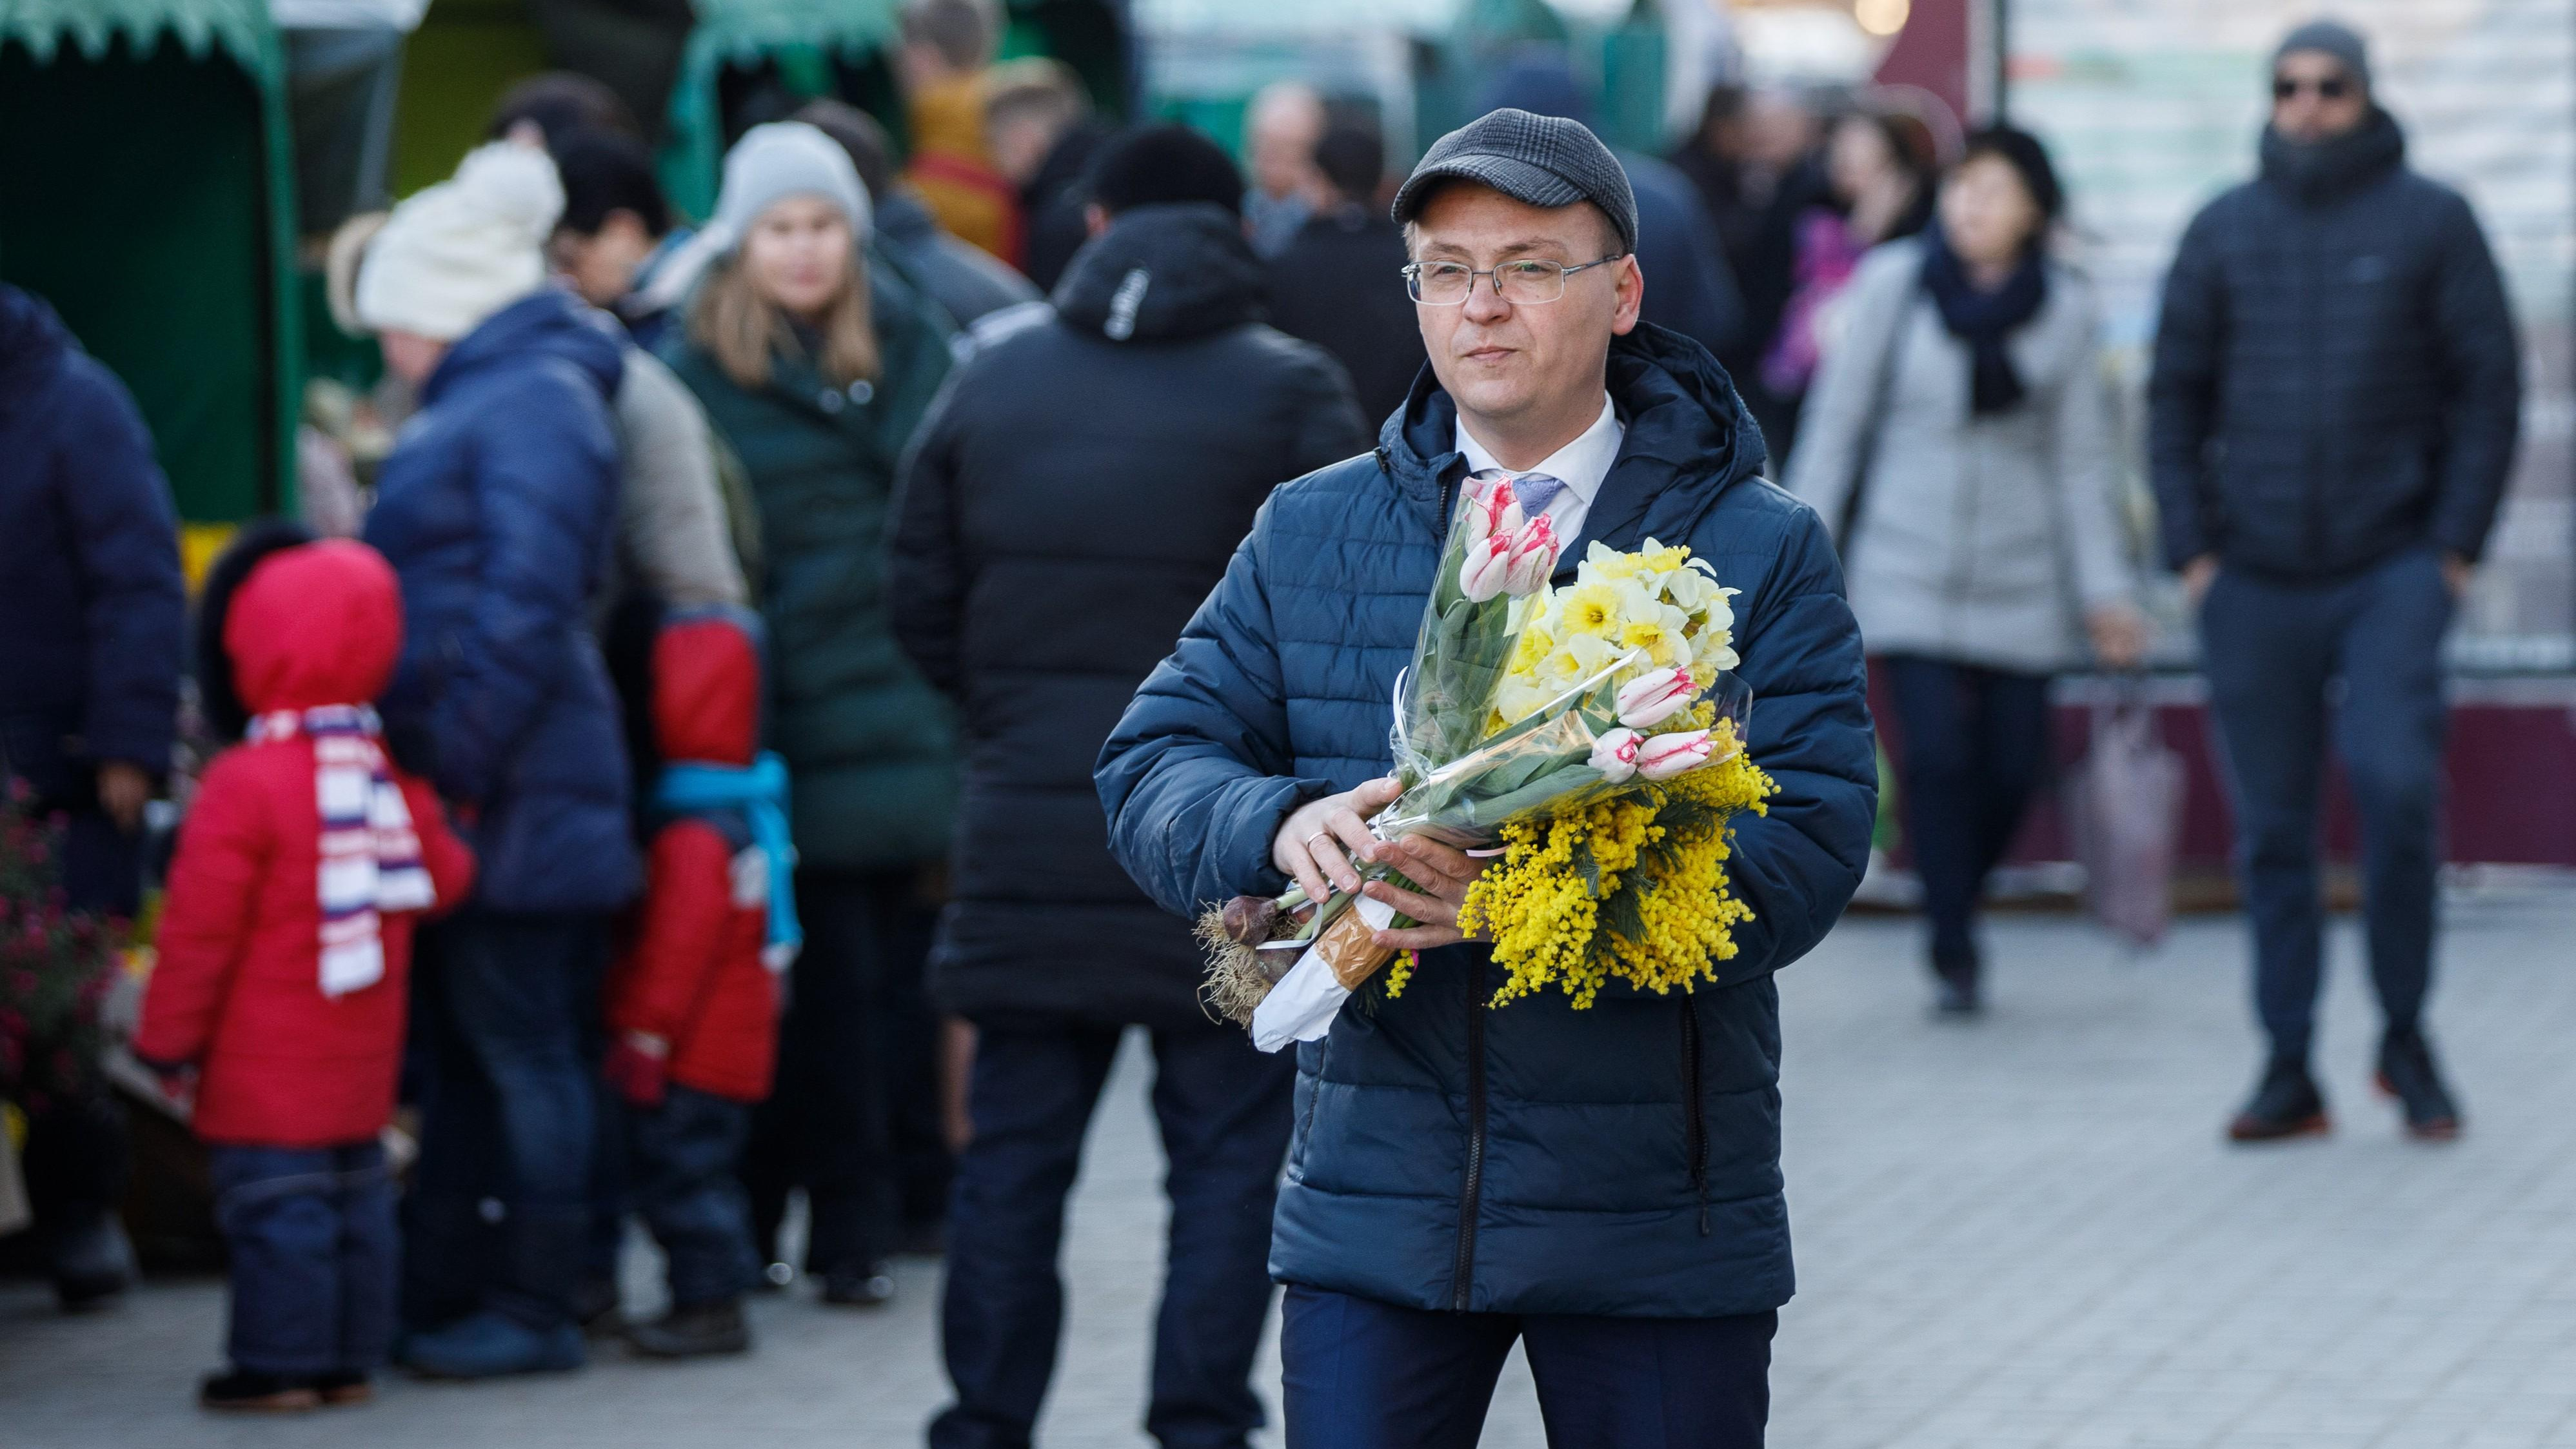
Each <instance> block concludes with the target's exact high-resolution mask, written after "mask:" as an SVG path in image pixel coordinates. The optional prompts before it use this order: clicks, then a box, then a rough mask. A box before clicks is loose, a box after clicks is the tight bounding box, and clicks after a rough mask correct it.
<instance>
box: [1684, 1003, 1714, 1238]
mask: <svg viewBox="0 0 2576 1449" xmlns="http://www.w3.org/2000/svg"><path fill="white" fill-rule="evenodd" d="M1681 1006H1682V1076H1683V1082H1682V1085H1683V1087H1684V1089H1685V1090H1686V1091H1687V1093H1688V1095H1686V1096H1685V1097H1683V1099H1682V1112H1683V1115H1684V1116H1686V1117H1688V1118H1689V1119H1690V1182H1691V1196H1693V1197H1695V1198H1697V1199H1699V1235H1700V1236H1701V1237H1703V1238H1705V1237H1707V1236H1708V1233H1709V1226H1708V1122H1707V1120H1706V1119H1705V1118H1704V1117H1702V1116H1701V1113H1700V1104H1699V1013H1698V1012H1697V1011H1695V1010H1693V1009H1692V1007H1691V1003H1690V1002H1689V1001H1688V1000H1687V999H1685V1000H1684V1001H1683V1002H1682V1004H1681Z"/></svg>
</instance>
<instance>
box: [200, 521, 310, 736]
mask: <svg viewBox="0 0 2576 1449" xmlns="http://www.w3.org/2000/svg"><path fill="white" fill-rule="evenodd" d="M314 536H315V535H314V533H313V530H312V529H309V528H307V527H305V526H304V525H303V524H301V523H298V522H296V521H295V520H294V519H291V518H262V519H256V520H254V521H252V522H249V523H245V524H243V525H242V526H241V528H240V529H239V530H238V531H236V532H235V533H234V534H233V536H232V541H231V542H230V543H227V544H225V545H224V551H223V552H222V553H219V554H217V555H215V562H214V565H213V567H211V568H209V569H207V570H206V582H205V587H203V588H202V589H200V590H198V592H197V708H198V709H199V711H200V712H201V713H203V714H204V716H205V720H206V728H207V729H209V730H211V731H213V732H214V736H215V738H216V739H219V740H224V741H227V742H229V741H232V740H237V739H240V738H241V736H242V731H244V730H246V729H249V728H250V708H249V706H247V705H245V704H243V703H242V698H241V691H240V689H238V688H237V687H236V686H235V685H234V683H233V656H232V653H231V651H229V650H227V649H225V648H224V620H225V618H226V617H227V616H229V615H230V614H231V613H232V609H233V595H235V594H237V593H239V592H241V586H242V585H243V584H244V583H247V582H248V581H249V580H250V571H251V570H252V569H255V568H258V567H259V566H260V565H261V564H263V563H265V562H267V561H268V558H269V556H270V555H271V554H275V553H281V552H283V551H285V550H287V549H290V548H300V547H302V546H303V545H305V544H308V543H311V542H313V540H314Z"/></svg>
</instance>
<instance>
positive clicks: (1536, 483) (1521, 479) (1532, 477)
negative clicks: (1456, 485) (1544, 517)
mask: <svg viewBox="0 0 2576 1449" xmlns="http://www.w3.org/2000/svg"><path fill="white" fill-rule="evenodd" d="M1468 476H1469V477H1471V478H1473V479H1475V481H1477V482H1479V483H1483V482H1488V481H1490V480H1492V479H1495V478H1509V479H1511V480H1512V496H1513V497H1515V498H1518V499H1519V500H1520V502H1521V517H1523V518H1536V517H1538V516H1539V515H1540V514H1542V513H1545V512H1547V507H1548V505H1549V504H1551V503H1554V502H1555V501H1556V500H1557V497H1558V495H1560V494H1562V493H1564V492H1565V480H1564V479H1562V478H1558V477H1555V476H1553V475H1550V474H1546V473H1521V474H1518V475H1515V474H1514V473H1513V472H1512V471H1511V470H1510V469H1508V468H1479V469H1477V470H1476V471H1475V472H1474V473H1471V474H1469V475H1468Z"/></svg>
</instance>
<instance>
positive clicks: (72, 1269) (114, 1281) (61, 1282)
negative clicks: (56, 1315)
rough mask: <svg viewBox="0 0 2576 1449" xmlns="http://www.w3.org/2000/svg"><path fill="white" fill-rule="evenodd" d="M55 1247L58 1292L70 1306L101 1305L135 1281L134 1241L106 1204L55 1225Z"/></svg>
mask: <svg viewBox="0 0 2576 1449" xmlns="http://www.w3.org/2000/svg"><path fill="white" fill-rule="evenodd" d="M52 1249H53V1251H52V1254H51V1257H52V1261H51V1263H50V1264H49V1266H50V1267H51V1269H52V1272H53V1279H54V1296H55V1297H56V1298H57V1299H59V1300H61V1302H62V1305H63V1307H64V1308H66V1309H71V1310H78V1309H83V1308H96V1307H100V1306H102V1305H104V1304H106V1303H108V1302H109V1301H111V1300H113V1299H114V1298H115V1297H116V1296H117V1295H118V1294H120V1293H123V1292H124V1291H125V1290H126V1289H127V1288H128V1287H129V1286H131V1285H132V1284H133V1282H134V1245H133V1244H131V1243H129V1242H127V1241H126V1238H125V1229H124V1228H122V1227H120V1226H118V1225H117V1221H116V1217H115V1215H114V1214H112V1213H110V1212H108V1211H106V1210H105V1209H103V1208H93V1209H91V1210H90V1211H88V1212H85V1213H83V1214H81V1215H80V1216H79V1217H78V1218H76V1219H74V1220H72V1221H70V1222H67V1223H65V1224H63V1225H62V1226H60V1227H58V1228H57V1229H55V1231H54V1234H53V1245H52Z"/></svg>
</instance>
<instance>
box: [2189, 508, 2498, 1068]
mask: <svg viewBox="0 0 2576 1449" xmlns="http://www.w3.org/2000/svg"><path fill="white" fill-rule="evenodd" d="M2451 610H2452V601H2451V590H2450V586H2449V584H2447V583H2446V582H2444V580H2443V578H2442V562H2441V557H2440V555H2439V554H2437V553H2435V552H2434V550H2433V549H2432V548H2431V547H2430V546H2429V545H2428V546H2425V547H2422V548H2417V549H2410V550H2408V551H2407V552H2405V553H2401V554H2399V555H2397V556H2396V557H2394V558H2391V559H2389V560H2387V561H2386V562H2384V563H2381V564H2378V565H2377V566H2375V567H2373V568H2371V569H2370V570H2368V571H2367V572H2365V573H2362V574H2359V575H2356V576H2354V577H2352V578H2349V579H2345V580H2342V581H2341V582H2337V583H2324V584H2295V583H2280V582H2273V581H2270V580H2266V579H2263V578H2260V577H2257V576H2255V575H2252V574H2247V573H2244V572H2242V571H2241V570H2237V569H2232V568H2231V569H2224V570H2221V571H2220V573H2219V575H2218V578H2217V580H2216V582H2214V583H2213V584H2211V586H2210V590H2209V595H2208V597H2207V598H2206V599H2205V600H2203V602H2202V604H2201V617H2200V628H2201V646H2202V648H2201V652H2202V661H2203V662H2202V667H2203V668H2204V669H2205V670H2206V671H2207V672H2208V675H2209V704H2210V718H2211V720H2212V722H2213V723H2215V724H2216V726H2217V728H2218V732H2219V736H2220V738H2221V739H2222V740H2223V741H2224V742H2225V744H2226V760H2227V778H2228V784H2229V785H2230V786H2231V787H2232V790H2233V793H2234V796H2235V805H2236V833H2237V845H2236V854H2237V863H2238V867H2239V869H2240V870H2241V872H2242V874H2243V876H2244V881H2245V911H2246V915H2247V917H2248V918H2249V919H2250V920H2251V922H2252V923H2253V927H2254V1000H2255V1007H2256V1010H2257V1011H2258V1012H2259V1013H2260V1014H2261V1016H2262V1018H2263V1029H2264V1031H2265V1032H2266V1033H2267V1034H2269V1035H2270V1037H2271V1038H2272V1050H2273V1053H2274V1054H2275V1055H2277V1056H2282V1057H2292V1058H2304V1057H2306V1055H2307V1054H2308V1046H2309V1039H2310V1037H2311V1036H2312V1035H2313V1034H2314V1032H2315V1029H2316V1014H2317V989H2318V985H2319V983H2320V982H2321V980H2322V979H2323V974H2324V965H2325V911H2324V907H2323V905H2322V904H2321V903H2320V901H2319V900H2318V896H2317V813H2318V809H2319V801H2320V796H2321V793H2322V790H2323V788H2324V781H2325V758H2326V750H2327V747H2328V745H2329V744H2331V745H2332V746H2333V748H2334V751H2335V753H2336V754H2338V755H2340V756H2341V757H2342V759H2343V765H2344V775H2345V778H2346V779H2347V780H2348V781H2349V782H2350V783H2351V786H2352V799H2353V804H2354V805H2355V806H2356V807H2357V808H2358V809H2359V810H2360V812H2361V841H2362V860H2363V878H2364V885H2363V895H2364V900H2365V903H2366V906H2367V910H2368V916H2369V939H2370V979H2371V983H2372V984H2373V985H2374V986H2375V987H2377V988H2378V992H2379V1004H2380V1007H2381V1009H2382V1010H2383V1011H2384V1012H2386V1014H2387V1019H2388V1026H2389V1029H2390V1030H2392V1031H2412V1030H2414V1029H2415V1027H2416V1026H2417V1024H2418V1022H2419V1020H2420V1018H2421V1016H2422V1014H2423V1010H2424V996H2425V993H2426V992H2427V991H2428V990H2429V989H2430V987H2431V984H2432V979H2433V935H2434V930H2435V924H2436V919H2437V908H2438V906H2439V904H2440V902H2439V891H2438V885H2439V881H2440V871H2441V849H2440V840H2439V827H2440V815H2441V800H2442V742H2443V734H2444V730H2445V727H2446V726H2447V724H2448V723H2449V712H2448V710H2447V708H2446V706H2445V705H2444V704H2443V701H2442V636H2443V634H2444V633H2445V632H2447V631H2448V630H2449V628H2450V625H2451ZM2338 682H2340V684H2341V686H2342V693H2343V698H2342V700H2341V701H2340V703H2338V702H2336V701H2335V699H2334V698H2333V693H2334V689H2335V686H2336V684H2337V683H2338Z"/></svg>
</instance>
